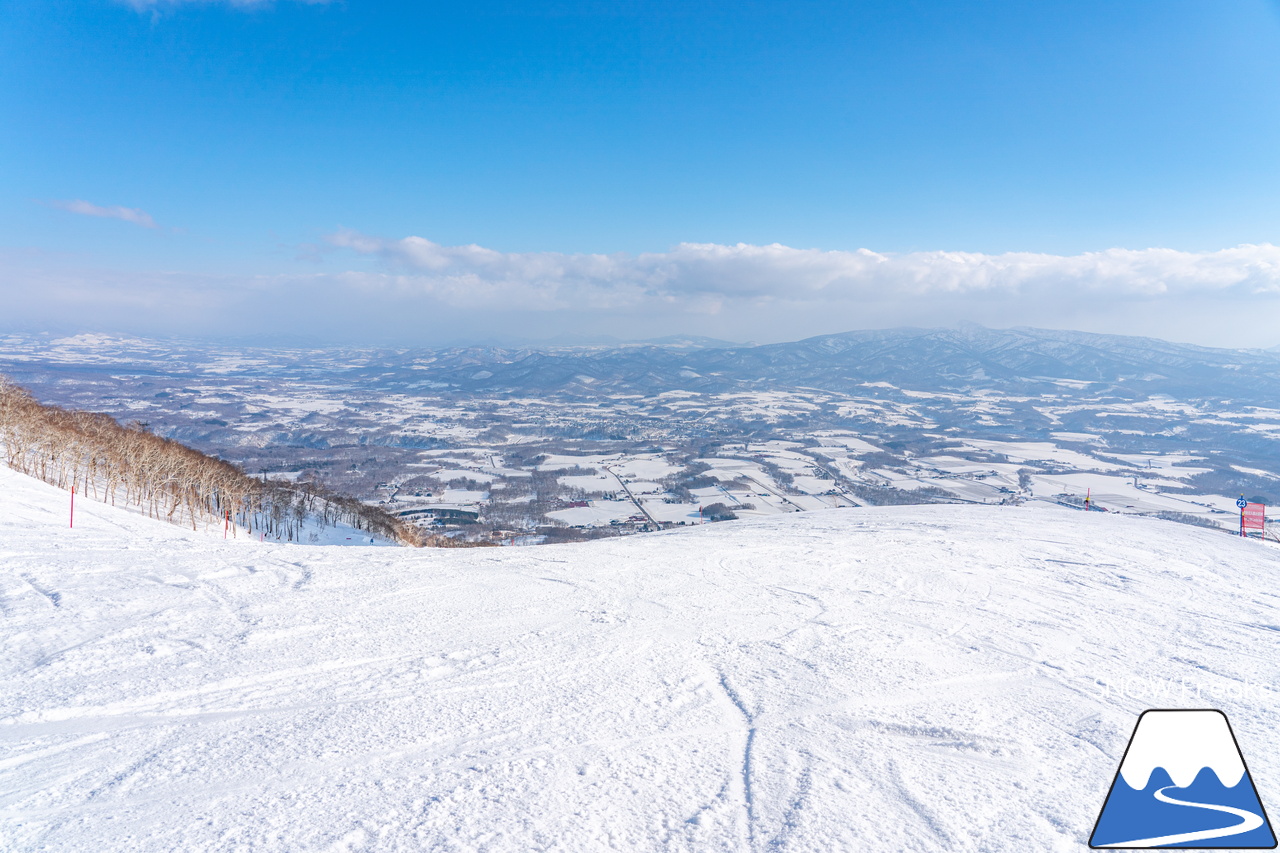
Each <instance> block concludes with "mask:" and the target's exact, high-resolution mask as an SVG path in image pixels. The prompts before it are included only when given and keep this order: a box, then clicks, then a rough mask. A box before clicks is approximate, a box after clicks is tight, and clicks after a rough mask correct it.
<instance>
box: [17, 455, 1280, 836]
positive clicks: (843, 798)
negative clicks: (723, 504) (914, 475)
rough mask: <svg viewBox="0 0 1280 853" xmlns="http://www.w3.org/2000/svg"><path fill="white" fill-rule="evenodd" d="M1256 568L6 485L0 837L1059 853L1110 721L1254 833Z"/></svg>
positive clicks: (1190, 554) (790, 525) (919, 519)
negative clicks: (395, 519) (361, 543)
mask: <svg viewBox="0 0 1280 853" xmlns="http://www.w3.org/2000/svg"><path fill="white" fill-rule="evenodd" d="M1277 577H1280V550H1276V549H1275V548H1274V547H1271V546H1268V545H1265V544H1261V543H1258V542H1244V541H1240V540H1238V539H1234V538H1232V537H1229V536H1225V535H1222V534H1221V533H1215V532H1212V531H1205V530H1201V529H1197V528H1193V527H1188V526H1185V525H1178V524H1173V523H1167V522H1160V521H1155V520H1151V519H1145V518H1134V517H1120V516H1115V515H1110V514H1104V513H1080V512H1073V511H1069V510H1055V509H1026V508H1017V507H968V506H949V505H948V506H927V507H894V508H879V509H867V508H856V509H833V510H826V511H817V512H812V513H803V514H792V515H786V516H775V517H771V518H764V519H758V520H751V521H740V522H731V523H724V524H717V525H708V526H706V527H699V528H696V529H687V530H680V531H670V532H666V533H661V534H654V535H648V536H637V537H630V538H626V539H613V540H603V541H599V542H594V543H588V544H581V545H568V546H545V547H540V548H532V549H530V548H510V549H508V548H502V549H499V548H486V549H473V550H461V551H457V550H447V551H444V550H416V551H415V550H407V549H393V548H379V549H353V548H325V547H309V546H287V545H279V544H271V543H265V544H264V543H257V542H245V541H238V542H226V543H224V542H222V541H219V540H213V541H211V540H210V539H209V537H207V536H202V535H200V534H193V533H190V532H188V531H183V530H182V529H180V528H177V527H173V526H169V525H165V524H161V523H157V522H151V521H148V520H147V519H145V518H141V517H138V516H135V515H129V514H126V513H123V512H119V511H115V510H113V509H111V508H108V507H105V506H103V505H101V504H94V503H92V502H88V501H85V502H84V503H83V505H77V518H76V527H75V529H74V530H68V529H66V519H65V493H63V492H60V491H57V490H55V489H53V488H51V487H49V486H46V485H44V484H42V483H38V482H35V481H33V480H30V479H28V478H25V477H22V476H20V475H17V474H14V473H12V472H9V471H7V470H4V469H0V648H3V650H4V651H3V655H2V656H0V839H3V841H0V847H3V848H4V849H6V850H22V851H27V850H51V851H52V850H58V851H68V850H84V851H152V850H156V851H158V850H188V851H192V850H248V849H253V850H335V851H336V850H406V851H408V850H412V851H416V850H427V849H430V850H495V851H529V850H564V851H594V850H627V851H631V850H654V851H658V850H662V851H679V850H688V851H715V850H725V851H729V850H733V851H766V850H768V851H785V850H794V851H813V850H826V851H836V850H859V851H866V850H908V851H916V850H919V851H933V850H974V851H977V850H981V851H1002V850H1008V851H1027V850H1060V851H1068V850H1069V851H1077V850H1080V849H1082V848H1083V847H1084V846H1085V845H1086V844H1087V839H1088V836H1089V833H1090V831H1091V830H1092V828H1093V821H1094V819H1095V817H1096V816H1097V813H1098V810H1099V809H1100V807H1101V805H1102V801H1103V798H1104V797H1105V795H1106V792H1107V789H1108V786H1109V785H1110V784H1111V780H1112V777H1113V775H1114V774H1115V771H1116V768H1117V765H1118V763H1119V760H1120V757H1121V755H1122V753H1123V751H1124V747H1125V744H1126V741H1127V739H1128V736H1129V734H1130V732H1131V731H1132V728H1133V725H1134V723H1135V722H1136V720H1137V715H1138V714H1139V713H1140V712H1141V711H1142V710H1144V709H1146V708H1149V707H1213V708H1219V709H1221V710H1223V711H1224V712H1225V713H1226V714H1227V715H1228V717H1229V718H1230V720H1231V722H1232V724H1233V726H1234V728H1235V734H1236V737H1237V738H1238V739H1239V742H1240V745H1241V747H1242V749H1243V751H1244V755H1245V758H1246V759H1247V761H1248V762H1249V766H1250V769H1251V771H1252V774H1253V778H1254V781H1255V783H1256V784H1257V786H1258V790H1259V793H1260V795H1261V797H1262V800H1263V803H1264V805H1271V806H1272V813H1273V814H1274V813H1275V811H1276V810H1280V705H1277V703H1276V701H1275V700H1276V693H1275V685H1276V684H1277V683H1280V655H1278V654H1277V653H1276V646H1277V639H1278V638H1280V594H1277V592H1276V587H1277V584H1276V581H1277Z"/></svg>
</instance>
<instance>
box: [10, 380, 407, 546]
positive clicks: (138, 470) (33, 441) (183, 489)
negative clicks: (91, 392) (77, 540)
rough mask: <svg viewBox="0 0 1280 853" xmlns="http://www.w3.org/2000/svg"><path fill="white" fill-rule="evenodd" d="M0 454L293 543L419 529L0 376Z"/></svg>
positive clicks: (134, 502) (109, 497)
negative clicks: (44, 396)
mask: <svg viewBox="0 0 1280 853" xmlns="http://www.w3.org/2000/svg"><path fill="white" fill-rule="evenodd" d="M0 452H2V453H3V458H4V461H5V463H6V464H7V465H8V466H9V467H10V468H12V469H14V470H15V471H19V472H21V473H23V474H27V475H29V476H32V477H35V478H37V479H40V480H43V481H44V482H46V483H49V484H51V485H54V486H57V487H58V488H62V489H68V490H70V489H75V491H76V492H77V493H79V494H81V495H84V496H86V497H89V498H93V499H96V500H99V501H102V502H104V503H109V504H112V505H114V504H116V503H117V502H121V503H123V504H124V505H126V506H130V507H136V508H138V509H141V511H142V512H143V513H145V514H146V515H148V516H150V517H151V518H156V519H162V520H164V521H168V522H171V523H174V524H183V525H186V524H190V525H191V528H192V529H193V530H195V529H198V528H199V526H200V525H201V524H202V523H203V524H209V523H216V524H227V525H228V526H230V525H234V526H235V532H236V533H240V532H242V531H243V532H247V533H248V534H250V535H258V534H263V535H266V536H270V537H272V538H276V539H282V540H288V541H300V538H301V536H302V535H303V532H304V528H306V527H307V526H308V523H309V524H310V525H311V526H312V527H314V526H317V525H318V526H321V527H329V526H333V525H335V524H337V523H340V522H341V523H346V524H349V525H351V526H352V527H354V528H356V529H359V530H363V531H366V532H368V533H369V534H371V535H373V536H380V537H382V538H384V539H390V540H391V541H394V542H399V543H401V544H406V545H423V544H427V543H426V541H425V539H424V537H423V536H422V535H421V533H420V532H419V531H418V530H417V528H415V527H413V526H411V525H408V524H405V523H404V522H402V521H401V520H400V519H398V518H396V517H395V516H393V515H391V514H389V513H387V512H385V511H383V510H381V509H379V508H377V507H373V506H369V505H368V504H365V503H362V502H360V501H358V500H356V499H355V498H351V497H347V496H344V495H339V494H336V493H334V492H331V491H329V490H328V489H326V488H325V487H324V486H322V485H321V484H319V483H315V482H301V483H281V482H278V481H274V480H265V479H263V480H259V479H256V478H254V477H250V476H249V475H247V474H245V473H244V471H242V470H240V468H238V467H236V466H235V465H233V464H231V463H229V462H226V461H224V460H222V459H218V458H216V457H213V456H209V455H207V454H205V453H201V452H200V451H198V450H195V449H194V448H191V447H187V446H186V445H184V444H182V443H180V442H177V441H173V440H171V439H167V438H163V437H161V436H158V435H156V434H154V433H152V432H150V431H149V430H148V429H147V428H146V427H145V426H143V425H141V424H129V425H122V424H120V423H119V422H117V421H116V420H115V419H114V418H112V417H111V416H110V415H105V414H101V413H96V412H84V411H77V410H73V409H64V408H61V407H59V406H52V405H47V404H44V403H41V402H39V401H38V400H36V399H35V397H34V396H32V395H31V393H30V392H29V391H27V390H26V389H25V388H22V387H21V386H19V385H17V384H15V383H14V382H12V381H11V380H9V379H8V378H6V377H4V376H0Z"/></svg>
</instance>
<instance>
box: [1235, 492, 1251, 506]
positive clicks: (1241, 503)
mask: <svg viewBox="0 0 1280 853" xmlns="http://www.w3.org/2000/svg"><path fill="white" fill-rule="evenodd" d="M1248 505H1249V502H1248V501H1247V500H1245V499H1244V495H1241V496H1240V497H1238V498H1236V506H1238V507H1240V508H1241V509H1244V508H1245V507H1247V506H1248Z"/></svg>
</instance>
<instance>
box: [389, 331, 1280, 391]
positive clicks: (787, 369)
mask: <svg viewBox="0 0 1280 853" xmlns="http://www.w3.org/2000/svg"><path fill="white" fill-rule="evenodd" d="M682 343H683V345H682V346H680V347H678V348H675V347H670V346H660V345H650V346H643V345H639V346H638V345H631V346H625V347H613V348H593V349H590V350H587V351H582V350H569V349H503V348H495V347H483V348H474V347H463V348H453V349H447V350H432V351H414V350H410V351H404V352H399V353H396V354H394V355H393V354H384V355H383V357H382V358H380V359H377V360H376V363H371V364H370V365H368V367H369V368H375V367H376V368H377V369H380V370H383V371H386V370H388V369H390V370H394V371H396V372H400V371H406V372H410V371H411V372H414V373H417V374H418V375H419V376H421V377H422V378H429V379H430V381H431V382H432V384H436V383H439V385H438V386H437V387H453V388H457V389H459V390H465V391H473V392H481V393H493V392H511V393H527V392H539V393H564V394H570V395H574V396H599V395H604V394H622V393H641V394H653V393H660V392H663V391H672V390H688V391H697V392H723V391H731V390H735V389H746V388H753V387H760V386H762V385H764V386H768V385H774V386H779V387H797V386H804V387H813V388H820V389H823V390H829V391H840V392H851V391H854V390H855V389H858V388H865V387H866V385H867V384H869V383H876V382H887V383H890V384H893V385H895V386H898V387H900V388H909V389H918V390H927V391H965V390H970V391H971V390H980V389H991V390H998V391H1001V392H1003V393H1024V394H1037V393H1040V392H1042V391H1050V390H1054V391H1061V389H1062V388H1063V387H1064V386H1070V385H1079V384H1080V383H1087V386H1088V390H1090V391H1092V392H1105V393H1109V394H1114V395H1119V396H1123V397H1132V396H1150V395H1152V394H1168V395H1170V396H1174V397H1178V398H1180V399H1186V398H1195V397H1202V396H1206V395H1208V396H1227V397H1232V398H1237V399H1240V400H1242V401H1243V400H1249V401H1255V402H1256V401H1260V400H1262V401H1268V402H1270V403H1275V404H1280V351H1271V350H1228V349H1215V348H1211V347H1201V346H1194V345H1190V344H1176V343H1170V342H1167V341H1161V340H1157V339H1154V338H1139V337H1125V336H1119V335H1097V334H1090V333H1086V332H1064V331H1050V330H1045V329H1030V328H1016V329H1003V330H998V329H986V328H982V327H977V326H968V327H964V328H959V329H911V328H907V329H889V330H881V331H862V332H846V333H843V334H836V335H823V336H819V337H814V338H807V339H805V340H801V341H795V342H790V343H779V344H767V345H763V346H741V345H727V346H716V345H703V346H701V347H695V346H690V343H689V342H687V341H684V342H682ZM383 376H384V378H385V373H384V374H383Z"/></svg>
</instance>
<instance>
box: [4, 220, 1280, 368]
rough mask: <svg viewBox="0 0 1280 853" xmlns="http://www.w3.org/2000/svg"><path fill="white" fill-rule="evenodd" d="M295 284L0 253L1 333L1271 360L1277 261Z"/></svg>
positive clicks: (961, 263)
mask: <svg viewBox="0 0 1280 853" xmlns="http://www.w3.org/2000/svg"><path fill="white" fill-rule="evenodd" d="M327 243H328V245H329V249H328V252H327V253H322V254H321V255H320V256H319V257H318V258H317V259H318V260H319V261H320V262H321V264H320V268H319V269H315V270H314V271H312V272H310V273H307V274H301V273H298V272H283V271H277V272H273V273H263V274H257V275H252V274H231V273H202V272H198V271H185V272H184V271H173V270H169V271H150V272H148V271H144V270H123V269H96V270H94V269H84V268H71V267H68V266H67V263H68V262H73V261H72V259H71V258H69V257H68V258H62V259H55V258H53V257H51V256H50V257H37V256H28V255H24V254H23V253H18V252H11V253H9V254H8V256H5V253H3V252H0V304H3V305H4V306H5V311H4V312H3V313H4V316H3V317H2V318H0V326H3V325H6V324H7V325H11V326H22V327H26V328H55V327H56V328H61V329H73V330H74V329H93V330H110V331H118V332H131V333H136V334H193V335H197V336H210V335H212V336H221V335H259V336H265V337H270V338H271V339H277V338H280V337H301V338H307V339H310V340H313V341H314V340H319V341H344V342H370V341H385V342H391V343H404V344H410V345H427V344H433V343H440V342H446V341H467V340H470V341H476V340H489V341H503V340H508V339H511V338H523V339H530V338H545V337H552V336H557V335H576V336H582V335H585V336H596V335H608V336H612V337H615V338H619V339H638V338H648V337H657V336H660V335H666V334H675V333H686V334H705V335H711V336H713V337H719V338H725V339H729V340H755V341H759V342H766V341H780V340H795V339H798V338H803V337H808V336H811V335H818V334H826V333H832V332H843V331H850V330H854V329H876V328H890V327H895V326H918V327H936V326H946V325H952V324H954V323H956V322H960V321H969V322H976V323H981V324H984V325H987V326H992V327H1006V326H1015V325H1026V326H1039V327H1042V328H1055V329H1079V330H1082V331H1092V332H1109V333H1116V334H1130V335H1149V336H1152V337H1159V338H1165V339H1168V340H1179V341H1190V342H1194V343H1200V344H1207V345H1211V346H1237V347H1254V346H1256V347H1270V346H1275V345H1277V344H1280V247H1276V246H1271V245H1243V246H1237V247H1235V248H1231V249H1224V250H1221V251H1213V252H1182V251H1175V250H1172V249H1140V250H1129V249H1108V250H1105V251H1100V252H1088V253H1084V254H1080V255H1070V256H1062V255H1047V254H1039V253H1025V252H1013V253H1005V254H983V253H976V252H944V251H935V252H912V253H903V254H886V253H880V252H873V251H870V250H866V249H861V250H857V251H823V250H818V249H795V248H790V247H787V246H781V245H769V246H754V245H746V244H738V245H732V246H728V245H716V244H703V243H684V244H680V245H678V246H675V247H674V248H672V249H671V250H670V251H666V252H650V253H638V254H628V253H615V254H567V253H557V252H525V253H521V252H500V251H496V250H493V249H489V248H486V247H482V246H476V245H468V246H444V245H440V244H437V243H434V242H432V241H430V240H426V239H423V238H420V237H407V238H404V239H384V238H379V237H372V236H369V235H365V234H360V233H357V232H353V231H341V232H338V233H336V234H332V235H330V236H329V237H328V238H327Z"/></svg>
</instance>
